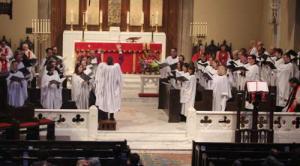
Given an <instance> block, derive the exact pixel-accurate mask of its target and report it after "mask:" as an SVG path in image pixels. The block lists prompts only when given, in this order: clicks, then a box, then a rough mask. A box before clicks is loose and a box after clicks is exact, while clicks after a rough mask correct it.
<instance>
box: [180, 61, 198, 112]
mask: <svg viewBox="0 0 300 166" xmlns="http://www.w3.org/2000/svg"><path fill="white" fill-rule="evenodd" d="M194 73H195V67H194V64H190V65H189V67H188V73H186V75H185V76H186V78H187V79H188V80H187V81H184V82H182V87H181V89H180V103H181V104H182V108H181V115H183V116H185V117H187V115H188V110H189V109H190V108H191V107H194V103H195V96H196V85H197V80H196V77H195V74H194Z"/></svg>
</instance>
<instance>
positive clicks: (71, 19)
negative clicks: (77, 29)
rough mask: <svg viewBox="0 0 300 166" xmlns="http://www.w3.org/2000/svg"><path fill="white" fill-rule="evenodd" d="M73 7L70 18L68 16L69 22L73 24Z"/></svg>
mask: <svg viewBox="0 0 300 166" xmlns="http://www.w3.org/2000/svg"><path fill="white" fill-rule="evenodd" d="M73 14H74V13H73V9H72V10H71V18H70V22H71V24H73V21H74V18H73Z"/></svg>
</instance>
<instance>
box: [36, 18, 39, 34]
mask: <svg viewBox="0 0 300 166" xmlns="http://www.w3.org/2000/svg"><path fill="white" fill-rule="evenodd" d="M36 24H37V25H36V27H37V33H40V20H39V19H36Z"/></svg>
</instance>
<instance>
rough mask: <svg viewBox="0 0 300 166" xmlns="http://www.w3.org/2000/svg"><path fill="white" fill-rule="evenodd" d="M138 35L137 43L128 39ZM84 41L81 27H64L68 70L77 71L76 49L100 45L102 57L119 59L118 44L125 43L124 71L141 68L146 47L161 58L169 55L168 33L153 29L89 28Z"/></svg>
mask: <svg viewBox="0 0 300 166" xmlns="http://www.w3.org/2000/svg"><path fill="white" fill-rule="evenodd" d="M133 37H137V38H139V39H138V40H137V41H136V43H131V42H128V38H133ZM84 39H85V40H84V41H82V31H64V34H63V57H64V63H65V66H66V68H65V72H66V74H71V73H73V72H74V66H75V60H76V58H77V54H76V51H79V50H81V49H83V50H92V49H95V50H96V49H101V50H102V52H103V57H102V60H104V61H105V58H106V57H107V56H113V57H114V59H115V61H116V62H119V61H118V58H117V54H118V52H117V49H116V45H121V46H122V52H123V54H124V55H123V56H124V61H123V64H122V70H123V72H124V73H132V72H139V71H140V66H139V60H140V57H141V56H142V55H143V54H144V51H145V50H147V49H148V50H151V51H152V52H154V53H156V54H158V55H159V60H160V61H163V60H164V59H165V57H166V34H165V33H151V32H107V31H106V32H98V31H87V32H85V34H84Z"/></svg>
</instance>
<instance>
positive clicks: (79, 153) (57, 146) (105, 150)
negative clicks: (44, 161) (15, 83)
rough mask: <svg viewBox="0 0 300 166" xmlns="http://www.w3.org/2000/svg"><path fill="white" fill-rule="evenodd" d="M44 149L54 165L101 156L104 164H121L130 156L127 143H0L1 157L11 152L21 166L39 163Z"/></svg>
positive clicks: (74, 163)
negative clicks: (25, 161) (22, 165)
mask: <svg viewBox="0 0 300 166" xmlns="http://www.w3.org/2000/svg"><path fill="white" fill-rule="evenodd" d="M45 150H47V156H49V158H48V161H49V162H51V163H53V164H55V165H76V162H77V161H78V160H80V159H84V158H90V157H98V158H99V159H100V161H101V164H102V165H115V164H116V163H118V164H117V165H122V164H125V162H126V160H127V157H128V155H129V153H130V149H129V147H128V146H127V143H126V141H115V142H92V141H89V142H83V141H0V158H5V156H6V155H7V154H8V153H9V155H10V156H11V157H12V158H13V160H14V161H16V162H17V163H18V164H22V162H23V161H24V160H27V161H28V162H29V163H33V162H34V161H38V157H39V155H40V152H41V151H45ZM25 153H26V155H25Z"/></svg>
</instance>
